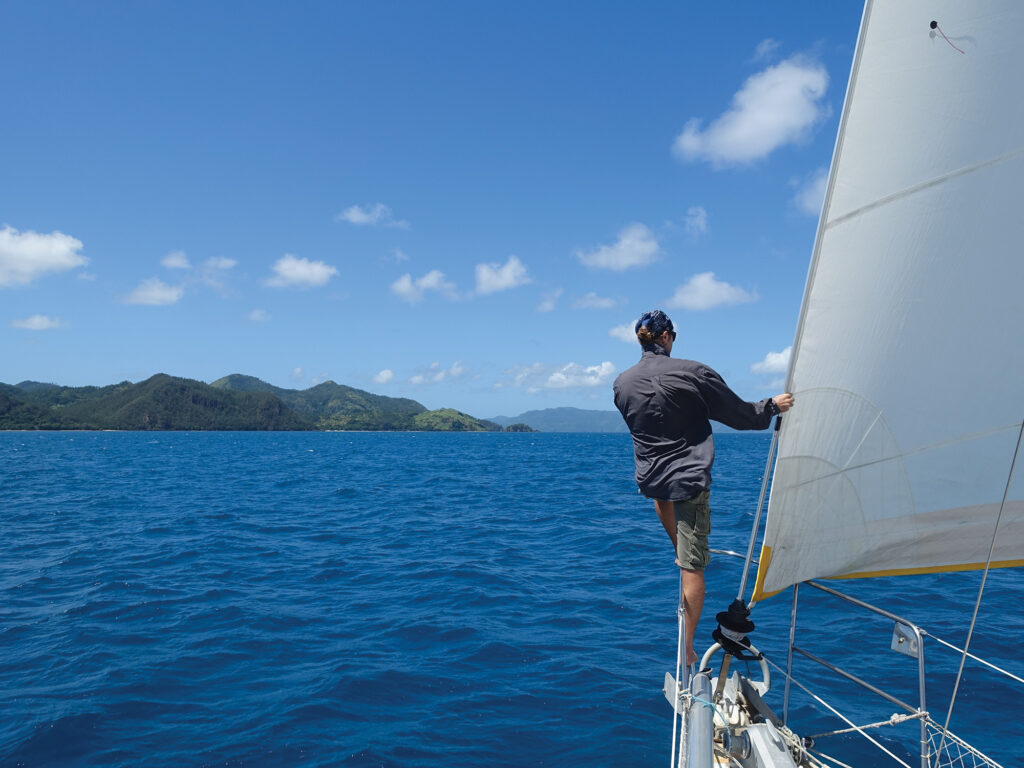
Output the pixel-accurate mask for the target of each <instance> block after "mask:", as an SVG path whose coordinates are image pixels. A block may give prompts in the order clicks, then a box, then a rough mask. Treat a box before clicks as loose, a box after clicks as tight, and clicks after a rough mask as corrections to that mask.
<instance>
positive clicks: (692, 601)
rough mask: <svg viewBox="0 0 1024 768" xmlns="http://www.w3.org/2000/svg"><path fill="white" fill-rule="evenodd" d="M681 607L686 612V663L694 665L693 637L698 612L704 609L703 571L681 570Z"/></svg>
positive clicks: (695, 657)
mask: <svg viewBox="0 0 1024 768" xmlns="http://www.w3.org/2000/svg"><path fill="white" fill-rule="evenodd" d="M682 572H683V606H684V610H685V612H686V663H687V664H696V663H697V654H696V653H694V651H693V636H694V633H696V631H697V622H698V621H699V620H700V612H701V610H703V608H704V571H691V570H690V569H689V568H683V569H682Z"/></svg>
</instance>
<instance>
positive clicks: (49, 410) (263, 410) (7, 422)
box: [0, 373, 534, 432]
mask: <svg viewBox="0 0 1024 768" xmlns="http://www.w3.org/2000/svg"><path fill="white" fill-rule="evenodd" d="M0 429H5V430H12V429H25V430H39V429H83V430H89V429H92V430H96V429H118V430H189V431H199V430H255V431H264V430H355V431H429V432H501V431H509V432H532V431H534V430H533V429H531V428H530V427H528V426H526V425H525V424H513V425H510V426H507V427H502V426H501V425H499V424H496V423H494V422H492V421H487V420H484V419H477V418H474V417H472V416H470V415H468V414H465V413H462V412H460V411H456V410H454V409H452V408H440V409H437V410H433V411H430V410H427V409H426V408H425V407H424V406H423V405H421V404H420V403H418V402H416V401H415V400H410V399H408V398H400V397H386V396H384V395H375V394H373V393H371V392H365V391H363V390H361V389H356V388H354V387H347V386H345V385H343V384H336V383H334V382H333V381H325V382H323V383H322V384H317V385H316V386H313V387H310V388H309V389H304V390H297V389H283V388H281V387H275V386H274V385H272V384H268V383H267V382H265V381H262V380H260V379H257V378H255V377H254V376H245V375H242V374H237V373H236V374H231V375H230V376H225V377H224V378H221V379H217V380H216V381H214V382H212V383H210V384H206V383H204V382H202V381H196V380H194V379H183V378H180V377H177V376H169V375H167V374H165V373H158V374H156V375H155V376H151V377H150V378H148V379H146V380H145V381H140V382H137V383H132V382H130V381H123V382H121V383H120V384H111V385H109V386H105V387H65V386H61V385H59V384H45V383H41V382H37V381H23V382H21V383H20V384H14V385H11V384H2V383H0Z"/></svg>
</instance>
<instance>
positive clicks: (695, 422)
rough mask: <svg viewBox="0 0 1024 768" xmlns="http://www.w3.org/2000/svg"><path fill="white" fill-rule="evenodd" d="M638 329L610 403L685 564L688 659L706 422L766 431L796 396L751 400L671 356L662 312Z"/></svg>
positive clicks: (698, 581) (698, 576)
mask: <svg viewBox="0 0 1024 768" xmlns="http://www.w3.org/2000/svg"><path fill="white" fill-rule="evenodd" d="M635 330H636V337H637V341H639V342H640V346H641V347H643V355H642V356H641V358H640V362H638V363H637V364H636V365H634V366H633V367H632V368H630V369H628V370H626V371H623V372H622V374H621V375H620V376H619V377H618V378H617V379H616V380H615V384H614V387H613V388H614V391H615V406H616V407H617V408H618V409H619V412H620V413H621V414H622V418H623V419H625V421H626V425H627V426H628V427H629V432H630V434H631V435H632V436H633V455H634V458H635V460H636V483H637V486H638V487H639V489H640V492H641V493H642V494H643V495H644V496H646V497H647V498H649V499H653V500H654V508H655V511H656V512H657V514H658V518H659V519H660V520H661V524H662V525H663V526H664V527H665V531H666V532H667V533H668V535H669V538H670V539H672V545H673V547H674V548H675V551H676V564H677V565H678V566H679V567H680V568H682V582H683V584H682V586H683V600H684V603H685V613H686V663H687V664H693V663H695V662H696V661H697V655H696V654H695V653H694V650H693V637H694V633H695V632H696V630H697V621H698V619H699V618H700V612H701V609H702V608H703V607H704V569H705V568H706V567H707V564H708V561H709V560H710V559H711V554H710V551H709V550H708V534H709V533H710V532H711V513H710V509H709V508H708V491H709V489H710V488H711V465H712V464H713V463H714V460H715V443H714V439H713V438H712V434H711V423H710V421H709V419H713V420H714V421H718V422H721V423H722V424H725V425H726V426H729V427H732V428H733V429H766V428H767V427H768V426H770V424H771V421H772V417H774V416H775V415H776V414H779V413H785V412H786V411H788V410H789V409H790V408H791V407H792V405H793V396H792V395H791V394H789V393H788V392H787V393H784V394H781V395H776V396H775V397H769V398H767V399H765V400H761V401H760V402H757V403H749V402H746V401H745V400H742V399H741V398H740V397H739V396H738V395H737V394H736V393H735V392H733V391H732V390H731V389H729V387H728V386H727V385H726V383H725V381H724V380H723V379H722V377H721V376H719V375H718V374H717V373H715V371H713V370H712V369H711V368H709V367H707V366H706V365H703V364H701V363H697V362H694V361H693V360H674V359H672V357H670V355H671V353H672V345H673V343H674V342H675V340H676V331H675V328H674V326H673V325H672V321H671V320H669V318H668V316H667V315H666V314H665V313H664V312H662V311H661V310H658V309H656V310H654V311H652V312H647V313H645V314H644V315H643V316H642V317H641V318H640V319H639V320H638V321H637V324H636V328H635Z"/></svg>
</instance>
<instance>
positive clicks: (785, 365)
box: [750, 346, 793, 373]
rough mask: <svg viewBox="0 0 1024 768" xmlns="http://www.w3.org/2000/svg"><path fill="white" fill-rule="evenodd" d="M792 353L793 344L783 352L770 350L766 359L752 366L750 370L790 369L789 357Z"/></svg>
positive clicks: (777, 370)
mask: <svg viewBox="0 0 1024 768" xmlns="http://www.w3.org/2000/svg"><path fill="white" fill-rule="evenodd" d="M792 354H793V347H791V346H790V347H786V348H785V349H784V350H782V351H781V352H769V353H768V354H767V355H765V356H764V360H762V361H761V362H759V363H754V364H753V365H752V366H750V370H751V371H752V372H754V373H785V372H786V371H788V370H789V358H790V356H791V355H792Z"/></svg>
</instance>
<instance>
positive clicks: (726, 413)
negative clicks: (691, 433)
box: [701, 368, 793, 429]
mask: <svg viewBox="0 0 1024 768" xmlns="http://www.w3.org/2000/svg"><path fill="white" fill-rule="evenodd" d="M701 373H702V376H701V383H702V388H703V390H704V398H705V401H706V402H707V404H708V417H709V418H711V419H713V420H714V421H718V422H721V423H722V424H725V425H726V426H727V427H732V428H733V429H767V428H768V427H769V426H770V425H771V422H772V418H773V417H774V416H775V414H776V413H785V412H786V411H788V410H789V409H790V408H792V407H793V395H791V394H790V393H788V392H784V393H782V394H780V395H776V396H775V397H767V398H765V399H764V400H760V401H758V402H756V403H751V402H747V401H746V400H744V399H742V398H741V397H740V396H739V395H737V394H736V393H735V392H733V391H732V390H731V389H730V388H729V385H728V384H726V383H725V380H724V379H723V378H722V377H721V376H719V375H718V373H716V372H715V371H713V370H712V369H710V368H704V369H703V370H702V372H701ZM773 404H774V406H775V407H772V405H773Z"/></svg>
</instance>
